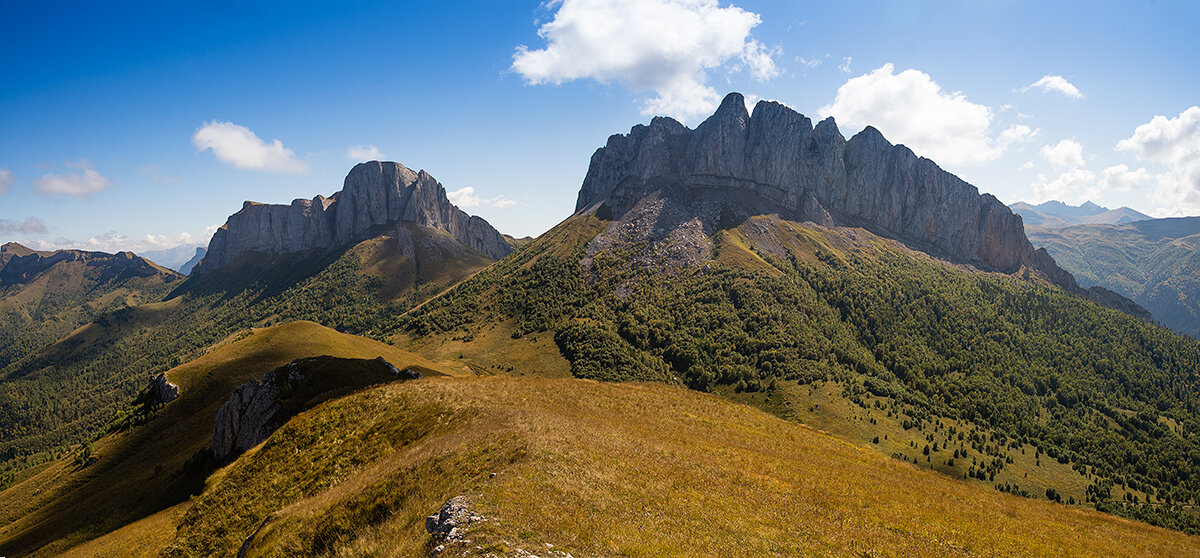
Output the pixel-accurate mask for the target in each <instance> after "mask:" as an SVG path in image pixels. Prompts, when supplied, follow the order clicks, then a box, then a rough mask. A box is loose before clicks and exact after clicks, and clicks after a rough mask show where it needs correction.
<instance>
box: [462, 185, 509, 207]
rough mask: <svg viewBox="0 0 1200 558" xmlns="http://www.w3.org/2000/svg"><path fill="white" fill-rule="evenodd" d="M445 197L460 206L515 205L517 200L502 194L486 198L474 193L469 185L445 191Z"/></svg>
mask: <svg viewBox="0 0 1200 558" xmlns="http://www.w3.org/2000/svg"><path fill="white" fill-rule="evenodd" d="M446 197H447V198H450V202H451V203H453V204H454V205H457V206H458V207H460V208H463V207H479V206H481V205H487V206H491V207H510V206H513V205H516V203H517V202H515V201H513V200H509V199H505V198H504V196H496V197H494V198H491V199H488V198H484V197H481V196H479V195H478V194H476V193H475V189H474V188H471V187H470V186H468V187H466V188H461V189H458V190H455V191H453V192H446Z"/></svg>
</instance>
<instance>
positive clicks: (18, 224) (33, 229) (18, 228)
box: [0, 217, 49, 234]
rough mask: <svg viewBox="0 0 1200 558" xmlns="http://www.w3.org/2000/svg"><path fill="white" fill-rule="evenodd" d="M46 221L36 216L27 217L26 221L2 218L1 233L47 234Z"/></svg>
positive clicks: (0, 223)
mask: <svg viewBox="0 0 1200 558" xmlns="http://www.w3.org/2000/svg"><path fill="white" fill-rule="evenodd" d="M47 232H49V231H48V229H46V223H44V222H42V220H41V219H38V218H36V217H26V218H25V220H24V221H10V220H8V219H0V234H46V233H47Z"/></svg>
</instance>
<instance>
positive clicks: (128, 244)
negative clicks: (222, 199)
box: [28, 224, 219, 254]
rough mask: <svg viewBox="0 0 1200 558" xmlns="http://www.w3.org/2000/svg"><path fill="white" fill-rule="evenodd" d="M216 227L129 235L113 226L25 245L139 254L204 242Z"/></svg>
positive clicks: (40, 247) (41, 248)
mask: <svg viewBox="0 0 1200 558" xmlns="http://www.w3.org/2000/svg"><path fill="white" fill-rule="evenodd" d="M218 227H219V225H215V224H214V225H209V226H208V227H205V228H204V230H203V231H202V232H200V233H192V232H182V233H178V234H147V235H142V236H128V235H125V234H121V233H120V232H117V231H115V230H110V231H106V232H103V233H100V234H95V235H92V236H89V237H87V238H86V239H83V240H78V239H71V238H66V237H60V238H56V239H53V240H46V239H35V240H30V241H28V246H29V247H30V248H33V249H35V250H64V249H74V250H91V251H96V252H108V253H116V252H122V251H128V252H134V253H139V254H140V253H142V252H145V251H147V250H163V249H167V248H175V247H177V246H181V245H193V246H202V245H206V244H208V240H209V238H211V237H212V235H213V233H214V232H216V230H217V228H218Z"/></svg>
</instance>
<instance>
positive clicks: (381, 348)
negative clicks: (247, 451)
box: [0, 322, 439, 556]
mask: <svg viewBox="0 0 1200 558" xmlns="http://www.w3.org/2000/svg"><path fill="white" fill-rule="evenodd" d="M239 337H240V338H239V339H238V340H237V341H234V342H229V343H225V344H223V345H221V346H220V347H217V348H215V349H214V350H212V351H211V352H208V353H207V354H205V355H204V356H201V357H200V358H198V359H196V360H194V361H191V362H188V363H186V364H183V365H180V366H178V367H176V368H174V369H172V370H170V371H169V372H168V373H167V377H168V378H169V379H170V380H171V381H172V382H174V383H176V384H177V385H178V386H179V388H180V396H179V398H178V399H176V400H175V401H172V402H170V403H169V404H167V405H164V406H162V407H161V408H160V409H158V410H156V411H153V410H151V409H142V408H141V407H133V408H131V409H130V411H138V412H139V413H135V414H133V415H130V418H134V417H137V416H138V415H139V414H140V413H141V412H150V413H151V414H150V415H149V417H148V421H146V422H144V423H141V420H125V421H119V422H116V423H114V424H113V425H112V426H110V432H109V433H108V434H107V435H105V436H103V437H100V438H99V439H98V440H96V442H95V443H94V448H95V449H94V454H95V460H94V462H92V463H90V464H88V465H86V466H80V465H79V463H78V461H77V460H76V455H77V454H78V450H76V451H75V452H73V453H70V454H67V455H66V456H65V457H63V458H62V459H60V460H58V461H55V462H52V463H49V464H47V465H45V466H43V467H40V468H38V470H36V471H26V474H29V473H32V475H31V476H29V477H28V478H26V479H24V480H22V481H21V482H19V483H17V484H15V485H14V486H12V487H10V488H8V489H6V490H4V491H0V555H9V556H12V555H19V556H26V555H29V553H31V552H32V551H34V550H36V549H39V548H43V547H45V548H43V550H42V551H41V552H40V553H39V554H43V555H49V554H53V553H56V552H58V551H61V550H63V549H65V548H67V547H69V546H73V545H75V544H78V543H80V542H82V541H85V540H88V539H91V538H94V537H97V536H99V535H101V534H104V533H107V532H109V531H111V530H113V529H116V528H118V527H121V526H123V525H126V524H127V523H130V522H133V521H135V520H139V519H141V518H144V517H147V516H149V515H152V514H154V513H157V512H159V511H161V510H164V509H168V508H171V507H172V506H175V505H176V504H179V503H181V502H186V501H187V500H188V497H189V495H191V494H195V493H198V492H199V491H200V490H202V489H203V487H204V475H205V474H206V473H207V470H206V469H204V464H203V462H202V461H199V460H197V458H196V456H197V455H198V452H200V450H202V449H204V448H207V447H208V446H209V444H210V443H211V442H212V436H213V425H214V418H215V416H216V412H217V408H218V407H220V405H221V403H223V402H224V401H225V400H226V399H228V398H229V395H230V393H231V392H232V391H233V389H234V388H235V387H237V386H238V385H241V384H242V383H245V382H246V381H248V380H250V379H252V378H253V379H258V378H261V377H262V376H263V374H265V373H266V372H268V371H270V370H271V369H273V368H275V367H277V366H280V365H282V364H285V363H287V362H290V361H292V360H295V359H297V358H302V357H311V356H319V355H332V356H336V357H342V358H359V359H372V358H375V357H380V356H382V357H383V358H384V359H386V360H388V361H389V362H391V363H392V364H395V365H396V366H398V367H401V368H404V367H418V368H419V369H421V370H423V371H424V372H425V373H426V375H431V374H433V375H435V374H438V373H439V372H436V371H435V370H436V369H437V368H438V367H437V366H436V365H434V364H433V363H431V362H429V361H427V360H425V359H423V358H421V357H419V356H416V355H413V354H411V353H408V352H405V351H402V350H399V349H396V348H395V347H392V346H390V345H386V344H383V343H379V342H377V341H373V340H370V339H366V338H363V337H357V336H352V335H346V334H342V333H338V332H336V331H334V330H331V329H329V328H325V327H322V326H319V325H317V324H314V323H311V322H292V323H289V324H286V325H281V326H275V327H271V328H267V329H262V330H255V331H253V332H247V333H246V334H245V335H242V336H239ZM339 367H340V368H345V367H344V366H340V365H339ZM340 368H339V369H335V370H320V371H317V372H318V373H314V374H312V375H311V378H309V380H310V381H309V382H308V384H306V385H307V392H311V394H319V393H325V392H327V391H329V389H331V388H333V387H334V384H335V383H336V384H337V385H342V386H344V385H353V381H351V382H350V383H349V384H347V380H346V379H342V378H337V377H334V376H332V375H331V372H338V373H353V370H340ZM363 380H364V381H366V380H369V378H367V377H364V378H363ZM359 385H361V384H359ZM318 387H320V389H317V388H318ZM340 389H344V388H340ZM311 394H310V395H306V396H305V397H310V396H311ZM142 420H145V419H142ZM47 545H49V546H47Z"/></svg>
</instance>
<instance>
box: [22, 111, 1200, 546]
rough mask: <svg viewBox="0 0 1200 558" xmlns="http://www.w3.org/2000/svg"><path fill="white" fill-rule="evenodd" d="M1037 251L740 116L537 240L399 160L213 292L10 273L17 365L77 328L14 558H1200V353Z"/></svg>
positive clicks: (763, 118) (666, 140)
mask: <svg viewBox="0 0 1200 558" xmlns="http://www.w3.org/2000/svg"><path fill="white" fill-rule="evenodd" d="M1043 209H1046V208H1043ZM1051 209H1052V208H1051ZM1100 209H1102V208H1100ZM1047 210H1048V209H1047ZM1095 210H1096V208H1085V209H1082V210H1081V211H1087V212H1094V211H1095ZM1153 223H1156V221H1143V222H1140V223H1133V224H1124V225H1118V226H1114V227H1118V228H1119V227H1132V228H1133V230H1136V231H1137V234H1140V235H1143V237H1145V238H1147V239H1148V238H1149V237H1150V234H1151V232H1150V231H1152V230H1153V231H1157V234H1158V235H1159V236H1157V237H1155V238H1157V239H1158V240H1154V242H1160V241H1161V242H1164V243H1166V244H1171V243H1173V242H1176V241H1181V239H1185V238H1186V237H1171V239H1168V234H1167V232H1165V230H1164V229H1162V228H1161V227H1163V226H1164V225H1162V224H1159V225H1153ZM1170 225H1171V226H1170V227H1168V228H1171V229H1172V232H1171V233H1170V234H1178V233H1179V231H1180V230H1182V229H1184V228H1186V226H1184V224H1181V223H1171V224H1170ZM1155 227H1159V228H1155ZM1072 230H1073V229H1061V230H1060V231H1056V232H1055V234H1060V235H1067V234H1072V233H1071V231H1072ZM1122 230H1124V229H1122ZM1027 231H1033V229H1032V228H1030V226H1029V225H1028V223H1027V222H1025V221H1023V219H1022V217H1021V216H1019V215H1017V214H1014V213H1013V212H1012V211H1010V209H1009V208H1008V207H1006V206H1005V205H1003V204H1002V203H1000V202H999V201H998V200H997V199H996V198H994V197H992V196H990V195H987V194H980V193H979V191H978V190H977V189H976V188H975V187H974V186H972V185H970V184H968V183H966V182H964V181H962V180H961V179H959V178H958V177H956V176H954V175H953V174H951V173H948V172H946V171H944V170H942V169H941V168H939V167H938V166H937V165H936V164H935V163H934V162H933V161H931V160H929V159H925V158H921V157H918V156H916V155H915V154H914V153H913V152H912V151H911V150H909V149H908V148H906V147H904V146H902V145H893V144H892V143H890V142H889V141H887V139H885V138H884V137H883V135H882V134H880V132H879V131H878V130H876V129H874V128H871V127H868V128H866V129H864V130H862V131H861V132H859V133H857V134H855V135H854V136H853V137H851V138H849V139H846V138H845V137H844V136H843V135H842V134H841V132H840V131H839V130H838V128H837V125H836V123H835V122H834V120H833V119H832V118H830V119H826V120H824V121H822V122H819V123H817V124H816V125H815V126H814V125H813V123H812V121H811V120H809V119H808V118H806V117H804V116H803V115H801V114H799V113H798V112H796V111H794V110H792V109H790V108H788V107H786V106H783V105H781V104H778V103H772V102H766V101H763V102H759V103H758V104H757V105H756V106H755V107H754V109H753V112H750V111H748V110H747V108H746V105H745V100H744V98H743V97H742V96H741V95H739V94H730V95H728V96H727V97H726V98H725V99H724V100H723V102H722V103H721V105H720V107H719V108H718V109H717V111H716V112H715V113H714V114H713V115H712V116H710V117H709V118H707V119H706V120H705V121H704V122H703V123H701V124H700V125H698V126H697V127H696V128H694V129H692V128H689V127H687V126H684V125H683V124H681V123H680V122H677V121H675V120H673V119H670V118H665V117H656V118H654V119H653V120H652V121H651V122H650V123H649V124H648V125H637V126H634V127H633V128H631V129H630V131H629V133H627V134H616V135H613V136H611V137H610V138H608V140H607V142H606V143H605V144H604V145H603V146H602V147H600V148H598V149H597V150H596V151H595V153H594V154H593V156H592V158H591V161H590V164H589V167H588V169H587V173H586V175H585V178H584V180H583V183H582V185H581V187H580V191H579V194H578V197H577V202H576V206H575V208H574V213H573V214H572V215H570V216H568V217H567V218H566V219H565V220H564V221H562V222H561V223H560V224H558V225H557V226H555V227H554V228H553V229H551V230H550V231H548V232H546V233H544V234H542V235H540V236H539V237H537V238H534V239H528V240H521V241H518V240H514V239H511V238H509V237H506V236H504V235H502V234H501V233H499V232H498V231H496V230H495V229H494V228H493V227H491V225H489V224H488V223H487V222H486V221H485V220H483V219H481V218H479V217H474V216H470V215H467V214H466V213H465V212H463V211H461V210H460V209H458V208H457V207H455V206H454V205H453V204H451V203H450V202H449V200H448V198H447V196H446V192H445V189H444V188H443V187H442V185H441V184H440V183H438V182H437V181H436V180H435V179H434V178H433V177H432V176H431V175H430V174H429V173H426V172H425V171H412V170H411V169H409V168H407V167H405V166H403V165H400V164H398V163H394V162H381V161H371V162H367V163H363V164H359V165H356V166H355V167H354V168H353V169H351V170H350V172H349V173H348V174H347V176H346V178H345V181H344V183H343V185H342V189H341V190H340V191H339V192H337V193H335V194H333V195H331V196H330V197H328V198H326V197H324V196H316V197H313V198H308V199H298V200H296V201H293V202H292V203H291V204H289V205H266V204H257V203H254V202H246V203H245V204H244V205H243V206H242V208H241V209H240V210H239V211H238V212H236V213H234V214H233V215H231V216H230V217H229V219H228V220H227V221H226V223H225V224H224V225H223V226H222V227H221V228H220V229H218V230H217V231H216V233H215V234H214V236H213V238H212V240H211V241H210V243H209V245H208V247H207V249H206V251H205V253H204V255H203V258H202V260H200V262H199V263H198V264H196V265H195V268H194V269H193V270H192V273H191V274H190V275H188V276H186V277H185V276H183V275H180V274H178V273H175V272H172V271H170V270H166V269H163V268H161V267H158V266H157V265H155V264H152V263H150V262H149V261H147V260H144V259H142V258H139V257H136V256H133V255H132V254H127V253H122V254H117V255H102V254H88V253H81V254H78V255H74V254H72V253H67V252H62V253H54V254H51V253H38V252H33V251H31V250H28V249H27V248H24V247H21V246H18V245H11V244H9V245H5V247H4V248H3V249H0V286H3V287H4V288H5V289H6V290H4V291H0V294H3V295H4V298H2V299H0V304H11V305H12V306H11V308H14V309H15V310H12V311H6V313H5V314H4V315H2V316H0V318H2V319H3V324H2V325H3V326H4V327H5V328H7V329H6V330H4V331H11V332H12V333H6V335H11V336H14V338H16V336H19V335H23V333H21V332H23V331H25V329H27V328H28V327H29V326H30V324H47V323H59V322H61V325H59V326H56V327H55V328H51V329H46V330H45V331H44V332H43V333H41V334H38V336H36V337H30V338H29V340H28V341H27V342H25V343H24V344H23V345H21V346H20V347H19V348H18V349H17V350H14V351H13V355H12V357H11V358H10V360H9V362H7V363H6V364H3V365H0V432H2V433H3V441H2V442H0V459H2V460H3V461H2V465H0V554H5V555H22V556H24V555H34V556H40V555H57V554H60V553H66V554H71V553H74V554H75V555H104V554H112V553H114V552H115V553H120V554H125V555H147V556H148V555H156V556H211V555H223V556H235V555H236V556H256V555H276V554H288V555H290V554H314V555H329V556H333V555H367V554H398V555H437V556H467V555H480V554H484V555H494V556H530V555H533V554H534V553H537V555H548V556H558V557H562V556H591V555H647V556H650V555H664V554H680V553H682V554H697V555H779V556H786V555H805V554H822V553H829V554H838V555H924V554H939V555H951V554H952V555H974V554H1000V555H1047V554H1078V555H1099V554H1117V555H1180V556H1182V555H1197V554H1200V551H1198V550H1197V549H1200V544H1197V543H1196V540H1197V539H1196V538H1195V535H1196V534H1200V520H1198V519H1197V516H1196V514H1195V510H1196V509H1197V508H1196V506H1197V505H1200V460H1197V458H1196V456H1197V455H1200V419H1198V418H1197V415H1196V409H1198V408H1200V389H1198V388H1200V385H1198V383H1200V377H1197V376H1196V373H1195V371H1196V370H1197V366H1200V344H1198V343H1197V342H1196V340H1195V339H1192V338H1189V337H1185V336H1180V335H1177V334H1175V333H1173V332H1171V331H1170V330H1168V329H1166V328H1164V327H1161V326H1160V325H1158V324H1156V323H1153V321H1152V320H1149V319H1148V315H1147V314H1146V311H1145V310H1144V309H1142V308H1141V307H1140V306H1138V304H1137V303H1135V302H1134V301H1131V300H1129V299H1127V298H1125V297H1123V296H1121V295H1120V294H1117V293H1116V292H1112V291H1110V290H1107V289H1106V288H1104V286H1103V285H1106V284H1104V283H1101V282H1098V281H1091V279H1090V276H1089V277H1086V278H1085V276H1084V275H1079V276H1078V277H1079V278H1080V279H1079V280H1077V278H1076V275H1073V274H1072V273H1071V272H1070V271H1069V269H1075V268H1072V267H1068V266H1064V267H1060V266H1059V263H1058V262H1057V261H1056V258H1057V255H1056V254H1057V253H1056V251H1055V250H1059V248H1058V247H1057V245H1055V244H1054V243H1048V242H1045V241H1042V240H1039V239H1038V238H1037V237H1035V238H1034V241H1033V242H1031V240H1030V238H1029V237H1027V236H1026V235H1027ZM1029 234H1030V235H1031V236H1032V235H1033V233H1032V232H1030V233H1029ZM1122 234H1125V233H1122ZM1129 234H1133V233H1129ZM1038 245H1046V246H1047V248H1046V249H1042V248H1036V247H1035V246H1038ZM59 254H65V255H59ZM88 262H91V263H90V264H89V263H88ZM68 264H69V266H68ZM10 268H11V270H10ZM57 277H68V278H69V279H56V278H57ZM39 281H41V282H42V283H39ZM68 283H69V284H72V285H77V287H76V290H75V291H72V290H70V289H66V288H65V287H63V285H66V284H68ZM38 284H40V285H51V286H48V287H38V288H40V289H41V290H40V291H35V290H34V289H33V287H31V285H38ZM1080 285H1083V286H1086V287H1088V288H1086V289H1085V288H1083V287H1081V286H1080ZM1110 288H1111V287H1110ZM1113 290H1114V291H1115V290H1117V289H1113ZM63 292H66V293H70V292H78V293H86V295H84V294H79V295H75V296H73V297H69V298H68V299H67V302H66V303H56V304H48V303H47V302H46V300H47V299H53V296H55V295H56V293H63ZM38 293H45V294H43V296H42V298H41V299H37V300H35V301H34V302H30V301H31V300H34V299H35V296H34V295H35V294H38ZM113 293H115V294H113ZM99 300H103V301H104V304H100V303H99V302H97V301H99ZM9 301H11V303H10V302H9ZM6 308H8V307H6ZM37 311H41V312H42V313H40V314H37V313H36V312H37ZM22 320H23V321H22ZM13 346H14V347H16V345H13ZM418 376H419V379H413V378H417V377H418ZM243 432H247V433H253V434H254V435H253V436H249V435H246V436H243V435H242V433H243ZM233 439H236V440H239V442H238V444H240V445H238V446H237V451H229V449H228V446H229V443H228V442H229V441H230V440H233ZM247 448H248V449H247ZM242 450H245V451H242ZM747 509H753V510H756V511H755V512H754V513H747V512H746V510H747ZM1114 516H1122V517H1123V518H1126V519H1118V518H1116V517H1114ZM1127 519H1133V520H1136V521H1128V520H1127Z"/></svg>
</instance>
